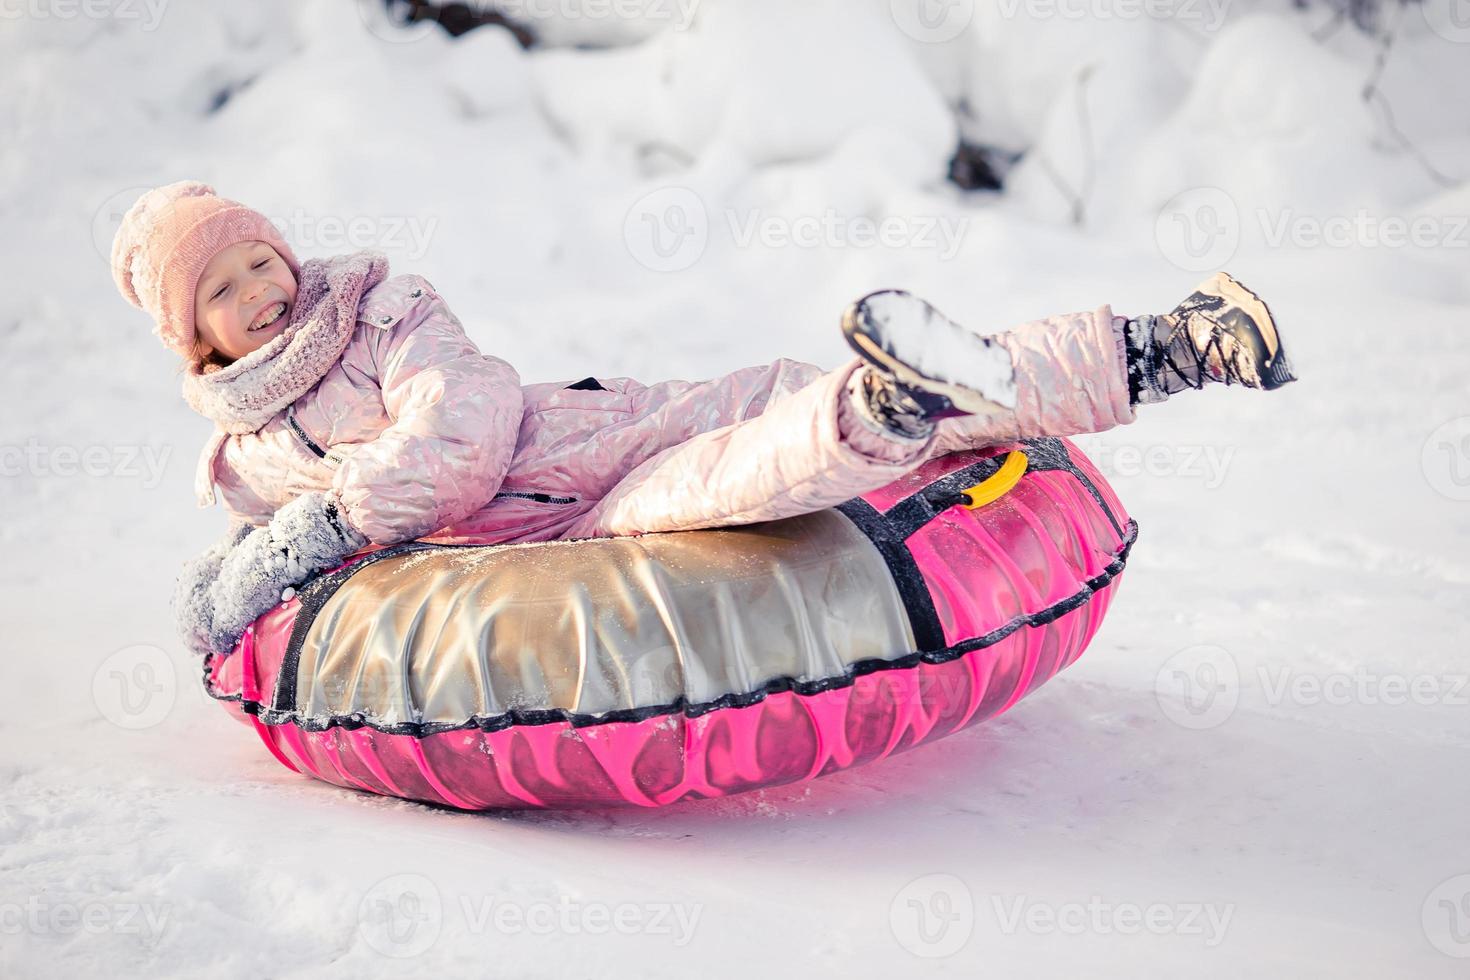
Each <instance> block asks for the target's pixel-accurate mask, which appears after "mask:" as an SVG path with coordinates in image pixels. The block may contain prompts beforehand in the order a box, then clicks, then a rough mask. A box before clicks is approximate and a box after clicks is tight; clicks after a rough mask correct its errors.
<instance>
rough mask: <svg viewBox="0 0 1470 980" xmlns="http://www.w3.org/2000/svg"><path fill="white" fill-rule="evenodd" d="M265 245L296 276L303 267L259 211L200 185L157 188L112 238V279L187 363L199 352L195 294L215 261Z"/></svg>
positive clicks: (127, 216)
mask: <svg viewBox="0 0 1470 980" xmlns="http://www.w3.org/2000/svg"><path fill="white" fill-rule="evenodd" d="M250 241H260V242H265V243H266V244H268V245H270V246H271V247H272V248H274V249H275V250H276V251H277V252H279V253H280V255H281V258H282V259H284V260H285V262H286V265H288V266H290V268H291V274H292V275H293V276H295V277H297V278H298V279H299V278H301V264H300V263H299V262H297V261H296V256H295V255H294V254H293V253H292V252H291V247H290V246H289V245H287V244H286V242H285V240H284V239H282V238H281V235H280V232H278V231H277V230H276V226H275V225H273V224H271V222H270V219H268V218H267V217H266V216H265V215H263V214H261V213H260V212H259V211H253V210H251V209H250V208H247V207H246V206H245V205H243V204H240V203H239V202H237V201H230V200H227V199H225V198H223V197H218V196H216V194H215V193H214V188H213V187H210V186H209V185H208V184H201V183H200V182H199V181H197V180H181V181H178V182H177V183H173V184H167V185H165V186H163V187H155V188H154V189H153V190H151V191H148V192H147V193H146V194H144V195H143V196H142V197H140V198H138V200H137V202H136V203H135V204H134V205H133V206H132V207H131V208H129V209H128V213H127V214H125V215H123V220H122V225H121V227H119V228H118V229H117V234H116V235H114V236H113V239H112V278H113V279H114V280H115V281H116V282H117V288H118V290H119V291H121V292H122V294H123V298H124V299H126V300H127V301H128V302H129V303H132V304H133V305H134V306H136V307H137V308H138V309H140V310H143V311H145V312H146V313H148V314H149V315H150V316H152V317H153V332H154V334H156V335H157V336H158V339H159V340H162V341H163V343H164V346H165V347H167V348H168V349H169V350H171V351H174V352H175V353H176V354H178V355H179V356H180V357H187V356H188V355H189V353H190V352H191V351H192V350H193V349H194V344H195V338H196V337H197V334H196V333H195V330H194V288H195V287H196V286H197V285H198V284H199V277H200V275H202V274H203V272H204V267H205V266H207V265H208V264H209V260H210V259H212V258H214V256H215V254H216V253H217V252H219V251H220V250H221V249H224V248H228V247H229V246H231V245H234V244H235V243H236V242H250Z"/></svg>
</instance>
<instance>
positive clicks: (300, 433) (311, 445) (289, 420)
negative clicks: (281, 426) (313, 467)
mask: <svg viewBox="0 0 1470 980" xmlns="http://www.w3.org/2000/svg"><path fill="white" fill-rule="evenodd" d="M286 424H287V425H288V426H290V427H291V431H292V432H294V433H296V438H298V439H300V440H301V441H302V442H303V443H304V444H305V445H306V448H307V449H310V450H311V451H312V452H313V453H315V454H316V458H317V459H326V458H327V453H326V451H325V450H324V449H322V447H321V446H318V445H317V444H316V443H315V442H314V441H312V438H311V436H309V435H307V434H306V430H305V429H303V428H302V427H301V423H300V422H298V421H296V406H295V405H291V406H289V407H288V408H287V409H286Z"/></svg>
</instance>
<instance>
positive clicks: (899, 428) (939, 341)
mask: <svg viewBox="0 0 1470 980" xmlns="http://www.w3.org/2000/svg"><path fill="white" fill-rule="evenodd" d="M842 334H843V336H844V337H846V338H847V343H848V346H850V347H852V349H853V350H855V351H857V353H858V355H859V356H860V357H861V358H862V359H863V360H864V361H866V362H867V365H866V367H865V369H864V373H863V377H862V393H863V396H864V397H863V400H862V401H863V404H862V405H861V406H860V407H862V408H863V409H864V410H865V414H866V415H867V416H868V417H869V418H871V419H876V420H878V421H879V422H880V423H881V424H882V425H883V426H884V427H885V428H887V429H888V430H889V431H891V432H894V433H896V434H898V435H900V436H904V437H907V438H921V437H926V436H927V435H928V434H929V433H930V432H932V431H933V428H934V421H935V420H937V419H942V418H949V417H951V416H956V415H981V414H987V413H994V412H1001V411H1005V410H1007V409H1011V408H1014V407H1015V405H1016V375H1015V365H1014V364H1012V363H1011V355H1010V352H1009V351H1007V350H1006V349H1005V348H1004V347H1002V346H1001V345H1000V344H997V343H996V342H995V341H994V340H992V339H990V338H989V337H981V336H979V335H978V334H975V333H972V332H970V331H969V330H966V329H965V328H964V327H962V326H960V325H959V324H958V323H955V322H954V321H953V320H951V319H949V318H948V317H946V316H945V315H944V314H942V313H940V312H939V311H938V310H936V309H935V308H934V307H932V306H930V305H929V304H928V303H926V302H924V301H923V300H922V299H919V298H918V297H917V296H914V295H912V294H910V293H906V292H903V291H901V290H896V289H888V290H883V291H881V292H876V293H870V294H869V295H867V296H864V297H863V298H862V299H860V300H858V301H857V302H855V303H853V304H852V305H851V306H849V307H848V308H847V312H846V313H844V314H843V317H842Z"/></svg>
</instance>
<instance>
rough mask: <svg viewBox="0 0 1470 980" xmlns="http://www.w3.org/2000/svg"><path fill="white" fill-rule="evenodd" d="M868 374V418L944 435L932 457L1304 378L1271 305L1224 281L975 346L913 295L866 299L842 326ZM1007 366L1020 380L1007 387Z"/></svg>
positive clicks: (1030, 326)
mask: <svg viewBox="0 0 1470 980" xmlns="http://www.w3.org/2000/svg"><path fill="white" fill-rule="evenodd" d="M843 332H844V334H845V335H846V336H847V339H848V342H849V344H851V346H852V347H853V348H854V349H855V350H856V351H857V352H858V353H859V355H860V356H861V357H862V358H863V359H864V360H865V361H866V362H867V364H868V365H869V368H868V370H867V372H866V373H865V374H864V375H863V377H862V379H861V381H862V384H861V389H862V393H863V395H864V398H863V402H864V403H865V404H866V405H867V407H868V411H867V412H866V413H865V414H866V415H867V416H869V417H871V418H874V419H877V420H879V421H881V422H882V423H883V424H884V425H886V426H887V427H889V428H891V429H893V430H895V431H899V432H903V433H905V434H909V435H915V434H919V433H922V432H925V431H928V430H930V429H933V428H937V430H938V431H937V438H936V439H935V442H934V445H933V446H932V447H931V450H930V452H931V454H940V453H946V452H953V451H955V450H957V449H964V448H974V447H979V446H983V445H988V444H993V443H996V442H1006V441H1012V440H1016V439H1027V438H1035V437H1040V436H1069V435H1076V434H1078V433H1083V432H1101V431H1104V430H1106V429H1110V428H1112V427H1113V426H1115V425H1123V424H1126V423H1128V422H1131V421H1133V419H1134V408H1135V407H1136V406H1137V405H1140V404H1149V403H1154V402H1160V401H1163V400H1165V399H1166V398H1167V397H1168V396H1169V394H1171V393H1174V392H1178V391H1183V390H1184V389H1186V388H1200V387H1203V386H1204V385H1205V384H1207V383H1211V382H1214V383H1221V384H1226V385H1229V384H1240V385H1243V386H1245V387H1252V388H1262V389H1266V390H1271V389H1273V388H1278V387H1280V386H1281V385H1283V384H1286V383H1288V382H1291V381H1294V380H1296V379H1295V377H1294V376H1293V375H1292V372H1291V368H1290V365H1289V364H1288V362H1287V359H1286V353H1285V351H1284V350H1283V349H1282V346H1281V339H1280V336H1279V334H1278V333H1277V329H1276V325H1275V322H1274V320H1273V319H1272V317H1271V313H1270V310H1269V309H1268V308H1267V307H1266V304H1265V303H1264V302H1263V301H1262V300H1261V299H1260V297H1259V296H1257V295H1256V294H1255V293H1252V292H1251V291H1250V290H1248V289H1246V288H1245V287H1244V286H1241V285H1240V284H1239V283H1238V282H1236V281H1235V280H1234V279H1232V278H1230V277H1229V276H1228V275H1226V274H1225V273H1220V274H1218V275H1216V276H1214V277H1212V278H1211V279H1209V280H1208V281H1206V282H1204V283H1201V284H1200V285H1199V286H1198V287H1196V289H1195V291H1194V292H1193V293H1191V294H1190V296H1189V297H1188V298H1187V299H1186V300H1185V301H1184V302H1183V303H1181V304H1179V306H1177V307H1175V308H1174V310H1172V311H1171V312H1169V313H1166V314H1162V315H1160V316H1146V317H1138V318H1134V319H1131V320H1130V319H1125V318H1123V317H1115V316H1113V315H1112V311H1111V310H1110V309H1109V308H1108V307H1106V306H1104V307H1100V308H1099V309H1097V310H1095V311H1093V312H1091V313H1073V314H1066V315H1063V316H1055V317H1048V318H1046V319H1044V320H1036V321H1033V322H1031V323H1027V324H1024V325H1022V326H1021V327H1018V328H1016V329H1014V330H1011V331H1009V332H1007V333H1004V334H999V335H996V336H993V337H984V338H982V337H978V336H976V335H975V334H974V333H972V332H971V331H968V330H967V329H966V328H965V327H963V326H961V325H960V324H957V323H955V322H954V321H951V320H949V319H948V318H947V317H945V316H944V315H943V314H941V313H940V312H939V311H937V310H935V309H934V308H933V307H932V306H930V305H929V304H928V303H925V302H924V301H923V300H921V299H919V298H918V297H915V296H912V295H910V294H908V293H903V292H898V291H893V290H889V291H884V292H879V293H874V294H871V295H869V296H866V297H864V298H863V299H861V300H859V301H858V302H857V303H855V304H853V306H852V307H851V308H849V310H848V312H847V314H846V316H845V317H844V319H843ZM997 355H1003V356H1005V357H1006V358H1008V361H1006V362H1005V363H1004V364H1002V365H1001V366H1004V367H1009V368H1012V369H1013V374H1011V375H1010V376H1008V377H1002V376H1001V374H1000V373H998V372H997V364H999V363H1000V362H998V361H997V359H996V358H997Z"/></svg>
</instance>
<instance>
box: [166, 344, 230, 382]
mask: <svg viewBox="0 0 1470 980" xmlns="http://www.w3.org/2000/svg"><path fill="white" fill-rule="evenodd" d="M233 363H234V361H231V360H230V359H229V358H228V357H225V356H224V355H223V354H221V353H220V352H219V351H217V350H215V349H214V348H212V347H210V346H209V345H208V344H206V343H205V342H204V338H202V337H197V336H196V337H195V338H194V346H193V347H191V348H190V349H189V354H188V356H187V357H185V358H184V359H183V360H181V361H180V362H179V371H180V373H182V372H184V371H191V372H192V373H194V374H202V373H203V372H204V368H205V365H214V366H215V367H229V366H230V365H231V364H233Z"/></svg>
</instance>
